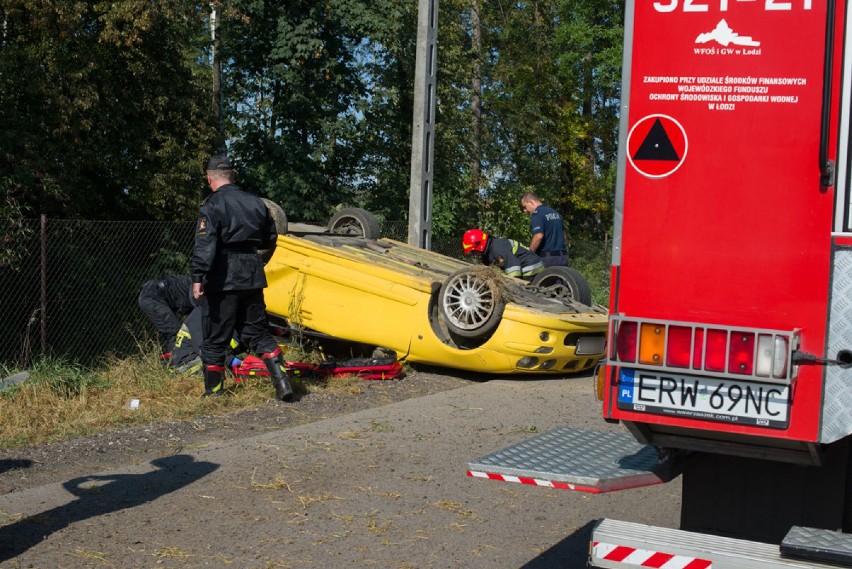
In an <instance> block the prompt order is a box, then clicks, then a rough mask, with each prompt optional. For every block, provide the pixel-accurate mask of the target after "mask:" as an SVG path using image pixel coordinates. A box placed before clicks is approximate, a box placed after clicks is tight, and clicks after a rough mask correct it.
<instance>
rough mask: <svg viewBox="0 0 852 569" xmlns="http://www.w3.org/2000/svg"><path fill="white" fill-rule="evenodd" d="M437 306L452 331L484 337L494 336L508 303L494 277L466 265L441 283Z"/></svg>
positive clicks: (461, 334) (466, 335)
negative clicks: (484, 274) (487, 276)
mask: <svg viewBox="0 0 852 569" xmlns="http://www.w3.org/2000/svg"><path fill="white" fill-rule="evenodd" d="M438 307H439V309H440V313H441V317H442V319H443V320H444V323H445V324H446V325H447V329H448V330H449V331H450V332H451V333H453V334H455V335H457V336H459V337H461V338H477V339H482V338H487V337H489V336H491V334H493V333H494V331H495V330H496V329H497V326H499V325H500V319H501V318H502V317H503V310H504V309H505V308H506V302H505V300H503V298H502V295H501V292H500V290H499V287H498V285H497V283H496V282H495V281H494V280H493V279H490V278H486V277H485V276H483V275H482V274H480V273H477V271H474V270H471V269H468V268H463V269H459V270H457V271H455V272H454V273H452V274H451V275H450V276H449V277H447V278H446V280H445V281H444V283H443V284H442V285H441V292H440V295H439V298H438Z"/></svg>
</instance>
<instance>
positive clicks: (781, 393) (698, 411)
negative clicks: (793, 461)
mask: <svg viewBox="0 0 852 569" xmlns="http://www.w3.org/2000/svg"><path fill="white" fill-rule="evenodd" d="M618 408H619V409H622V410H625V411H636V412H639V413H653V414H657V415H666V416H670V417H680V418H685V419H699V420H705V421H717V422H721V423H731V424H737V425H755V426H758V427H772V428H779V429H780V428H786V427H787V425H788V424H789V422H790V388H789V386H787V385H775V384H767V383H755V382H749V381H733V380H730V379H715V378H710V377H695V376H686V375H675V374H669V373H662V372H652V371H646V370H637V369H622V370H621V373H620V381H619V386H618Z"/></svg>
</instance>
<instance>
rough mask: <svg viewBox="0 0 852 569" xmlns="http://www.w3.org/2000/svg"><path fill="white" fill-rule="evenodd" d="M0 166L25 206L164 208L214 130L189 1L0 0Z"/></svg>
mask: <svg viewBox="0 0 852 569" xmlns="http://www.w3.org/2000/svg"><path fill="white" fill-rule="evenodd" d="M2 17H3V22H4V26H3V34H2V35H0V108H2V109H3V112H2V113H0V133H2V135H0V171H2V172H3V174H4V175H5V177H6V179H8V180H9V181H10V182H11V183H12V185H13V187H15V188H16V191H15V196H14V200H15V207H16V208H17V210H18V211H19V212H20V213H22V214H24V215H28V216H35V215H37V214H39V213H46V214H48V215H51V216H60V217H87V218H97V219H116V218H140V217H141V218H158V217H159V218H168V217H171V216H174V215H175V214H178V215H181V214H182V215H186V214H187V213H188V212H189V211H191V210H193V209H194V208H195V207H196V203H197V200H198V196H199V194H200V192H199V190H200V183H201V180H200V179H199V174H200V168H199V164H200V162H201V155H200V154H199V152H198V149H199V147H201V146H206V140H208V139H209V132H208V131H209V129H208V127H207V126H206V124H207V123H208V122H209V119H208V112H209V109H208V108H207V106H206V104H203V105H202V104H199V103H200V102H201V101H204V102H205V103H206V101H208V100H209V97H208V96H205V95H204V93H205V92H209V91H208V86H207V81H206V79H205V77H204V74H202V73H199V68H198V65H197V63H196V61H197V58H198V53H199V52H198V49H199V47H200V44H199V40H200V39H201V38H203V35H202V33H203V31H204V29H203V26H202V25H201V23H202V22H201V20H200V18H199V16H198V12H197V10H195V6H194V5H193V4H192V3H189V2H185V1H181V0H164V1H162V2H156V3H152V2H149V1H147V0H120V1H116V2H77V1H74V0H57V1H53V2H35V1H32V0H6V1H5V2H4V3H3V5H2Z"/></svg>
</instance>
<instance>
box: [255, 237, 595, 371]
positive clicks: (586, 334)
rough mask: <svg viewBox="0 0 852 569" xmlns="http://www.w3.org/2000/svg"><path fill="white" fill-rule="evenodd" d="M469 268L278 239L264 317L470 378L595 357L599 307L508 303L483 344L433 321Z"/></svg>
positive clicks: (402, 253) (322, 240)
mask: <svg viewBox="0 0 852 569" xmlns="http://www.w3.org/2000/svg"><path fill="white" fill-rule="evenodd" d="M473 267H474V266H473V265H470V264H468V263H464V262H462V261H459V260H456V259H453V258H450V257H447V256H444V255H440V254H438V253H434V252H432V251H427V250H424V249H420V248H418V247H413V246H411V245H407V244H405V243H401V242H398V241H394V240H390V239H377V240H368V239H362V238H357V237H350V236H341V235H329V234H316V235H302V236H299V235H295V234H287V235H279V237H278V242H277V247H276V249H275V251H274V253H273V255H272V257H271V259H270V260H269V261H268V263H267V264H266V276H267V281H268V288H267V289H266V291H265V299H266V308H267V312H268V313H269V314H270V315H271V316H272V317H275V316H278V317H280V318H283V319H285V320H286V321H287V323H288V325H289V326H291V327H293V328H296V329H298V328H306V329H310V330H313V331H316V332H320V333H322V334H326V335H329V336H334V337H337V338H341V339H344V340H347V341H351V342H358V343H362V344H367V345H374V346H379V347H382V348H386V349H390V350H393V351H395V352H396V354H397V357H398V358H399V359H400V360H403V361H406V360H407V361H410V362H419V363H425V364H432V365H436V366H444V367H449V368H456V369H462V370H470V371H476V372H484V373H493V374H542V373H549V374H565V373H568V372H577V371H582V370H586V369H589V368H592V367H594V366H595V365H596V363H597V362H598V361H599V360H600V359H601V358H602V357H603V356H604V351H605V334H606V328H607V315H606V311H605V310H604V309H603V308H601V307H587V306H585V305H579V306H580V309H577V307H576V305H575V307H574V308H573V309H569V308H559V309H556V310H554V309H553V308H551V307H545V308H539V307H536V306H534V305H535V304H536V302H522V303H518V302H513V301H511V300H509V301H506V302H505V308H504V309H503V312H502V317H501V318H500V320H499V324H497V326H496V329H494V330H493V332H491V333H489V334H487V335H486V336H485V337H482V338H479V339H476V338H474V339H470V338H459V337H458V336H456V335H454V334H452V333H451V332H450V331H449V330H448V329H447V327H446V324H445V323H444V322H443V319H442V317H441V310H440V306H439V303H440V299H441V288H442V284H443V283H444V282H445V281H446V280H447V277H448V276H449V275H451V274H453V273H455V272H457V271H463V270H464V269H472V268H473ZM502 279H505V280H506V281H507V282H509V281H514V282H513V283H512V284H511V286H510V287H509V288H512V287H516V288H517V287H521V288H523V287H525V283H523V281H519V280H517V279H510V278H509V277H502ZM527 300H529V298H527ZM525 304H527V305H525ZM529 304H532V305H533V306H529ZM273 319H274V318H273Z"/></svg>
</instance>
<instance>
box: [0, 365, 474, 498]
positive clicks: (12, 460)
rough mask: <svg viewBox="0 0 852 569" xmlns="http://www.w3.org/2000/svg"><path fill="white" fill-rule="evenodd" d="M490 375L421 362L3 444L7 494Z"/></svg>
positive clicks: (0, 456)
mask: <svg viewBox="0 0 852 569" xmlns="http://www.w3.org/2000/svg"><path fill="white" fill-rule="evenodd" d="M485 379H486V378H482V377H478V376H476V375H475V374H465V373H464V372H459V373H453V372H452V371H448V370H443V369H437V368H431V367H424V366H417V367H412V368H411V369H410V370H409V372H408V373H407V374H406V375H405V376H404V377H403V378H402V379H398V380H391V381H378V380H377V381H364V382H363V384H362V389H361V393H359V394H353V393H328V392H326V391H320V390H317V391H314V392H312V393H309V394H307V395H306V396H304V397H302V399H301V400H299V401H298V402H297V403H281V402H277V401H275V400H272V399H270V400H269V401H268V402H267V403H266V405H263V406H260V407H255V408H252V409H247V410H242V411H238V412H234V413H229V414H226V415H216V416H202V417H198V418H197V419H195V420H192V421H170V422H162V423H151V424H147V425H142V426H135V427H130V428H124V429H115V430H110V431H107V432H104V433H101V434H98V435H93V436H88V437H80V438H74V439H69V440H66V441H62V442H57V443H52V444H46V445H39V446H32V447H24V448H17V449H2V450H0V494H6V493H9V492H15V491H20V490H24V489H27V488H33V487H37V486H41V485H44V484H48V483H51V482H55V481H62V480H68V479H71V478H75V477H77V476H82V475H84V474H88V473H91V472H98V471H101V470H107V469H109V468H111V467H113V466H115V465H121V464H136V463H145V462H148V461H150V460H151V459H153V458H157V457H161V456H167V455H172V454H178V453H181V452H183V451H185V450H187V449H190V450H191V449H192V448H196V447H200V446H206V445H210V444H215V443H217V442H223V441H229V440H236V439H241V438H245V437H249V436H253V435H257V434H260V433H265V432H269V431H274V430H278V429H283V428H287V427H292V426H295V425H302V424H306V423H312V422H314V421H320V420H323V419H328V418H330V417H336V416H338V415H345V414H347V413H352V412H354V411H358V410H363V409H370V408H373V407H379V406H383V405H388V404H391V403H396V402H399V401H404V400H406V399H410V398H413V397H422V396H424V395H430V394H433V393H440V392H442V391H448V390H451V389H457V388H459V387H463V386H465V385H469V384H471V383H476V382H479V381H484V380H485Z"/></svg>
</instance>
